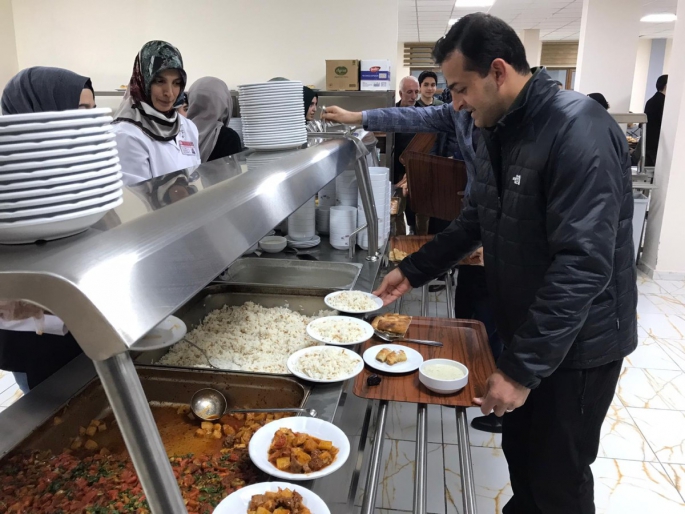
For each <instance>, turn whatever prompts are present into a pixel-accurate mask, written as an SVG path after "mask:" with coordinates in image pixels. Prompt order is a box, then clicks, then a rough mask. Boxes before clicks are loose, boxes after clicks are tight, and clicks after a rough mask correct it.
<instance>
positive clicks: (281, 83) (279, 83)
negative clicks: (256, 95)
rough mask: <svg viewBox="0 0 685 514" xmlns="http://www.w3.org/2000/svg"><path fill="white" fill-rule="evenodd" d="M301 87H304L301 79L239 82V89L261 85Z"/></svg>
mask: <svg viewBox="0 0 685 514" xmlns="http://www.w3.org/2000/svg"><path fill="white" fill-rule="evenodd" d="M287 86H292V87H299V88H300V89H302V82H300V81H299V80H274V81H271V82H250V83H248V84H239V85H238V89H252V88H260V87H287Z"/></svg>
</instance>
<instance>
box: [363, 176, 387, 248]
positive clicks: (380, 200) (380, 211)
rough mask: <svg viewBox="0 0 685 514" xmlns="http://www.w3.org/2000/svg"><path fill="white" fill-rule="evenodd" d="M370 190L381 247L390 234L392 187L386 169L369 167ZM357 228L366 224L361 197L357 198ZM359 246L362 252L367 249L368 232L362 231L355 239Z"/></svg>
mask: <svg viewBox="0 0 685 514" xmlns="http://www.w3.org/2000/svg"><path fill="white" fill-rule="evenodd" d="M369 173H370V175H371V189H372V190H373V199H374V201H375V203H376V214H377V215H378V246H379V247H380V246H383V244H385V242H386V241H387V239H388V235H389V234H390V195H391V193H392V185H391V183H390V170H389V169H388V168H380V167H371V168H369ZM358 202H359V207H358V211H359V213H358V219H357V226H358V227H361V226H363V225H364V224H365V223H366V216H365V213H364V208H363V206H362V201H361V195H360V197H359V200H358ZM357 241H358V243H359V246H361V247H362V248H363V249H364V250H368V249H369V233H368V230H366V229H365V230H362V231H361V232H360V233H359V237H358V239H357Z"/></svg>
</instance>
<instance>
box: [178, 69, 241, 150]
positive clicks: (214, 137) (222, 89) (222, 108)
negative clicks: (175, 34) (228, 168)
mask: <svg viewBox="0 0 685 514" xmlns="http://www.w3.org/2000/svg"><path fill="white" fill-rule="evenodd" d="M232 112H233V100H232V99H231V91H230V90H229V89H228V86H227V85H226V83H225V82H224V81H223V80H221V79H218V78H216V77H203V78H201V79H198V80H196V81H195V83H194V84H193V86H192V87H191V88H190V90H189V91H188V119H190V120H192V121H193V123H195V125H196V126H197V130H198V132H199V135H200V138H199V139H200V158H201V159H202V162H209V161H213V160H215V159H221V158H222V157H228V156H229V155H233V154H235V153H238V152H240V151H241V150H242V149H243V145H242V144H241V142H240V136H239V135H238V133H237V132H236V131H235V130H233V129H232V128H229V127H227V124H228V121H229V120H230V119H231V113H232Z"/></svg>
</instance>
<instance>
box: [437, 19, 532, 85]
mask: <svg viewBox="0 0 685 514" xmlns="http://www.w3.org/2000/svg"><path fill="white" fill-rule="evenodd" d="M455 50H457V51H459V52H460V53H461V54H463V55H464V58H465V61H466V62H465V66H466V69H467V70H468V71H475V72H478V73H479V74H480V76H481V77H485V76H486V75H487V74H488V73H489V72H490V66H491V65H492V61H494V60H495V59H503V60H504V62H506V63H508V64H509V65H510V66H511V67H512V68H514V69H515V70H516V71H517V72H518V73H520V74H521V75H526V74H528V73H530V66H529V65H528V61H527V59H526V49H525V48H524V47H523V43H522V42H521V40H520V39H519V37H518V36H517V35H516V32H514V29H512V28H511V27H510V26H509V25H507V24H506V23H505V22H504V21H502V20H500V19H499V18H497V17H495V16H491V15H489V14H484V13H474V14H469V15H467V16H464V17H463V18H461V19H460V20H459V21H458V22H457V23H455V24H454V25H452V28H451V29H450V31H449V32H448V33H447V35H446V36H444V37H442V38H440V39H439V40H438V42H437V43H435V48H433V59H435V62H436V63H437V64H442V63H443V62H445V60H446V59H447V58H448V57H449V56H450V55H452V53H453V52H454V51H455Z"/></svg>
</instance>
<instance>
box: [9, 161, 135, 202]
mask: <svg viewBox="0 0 685 514" xmlns="http://www.w3.org/2000/svg"><path fill="white" fill-rule="evenodd" d="M119 169H121V166H118V165H117V167H115V168H112V172H111V173H109V174H108V175H105V176H102V177H97V178H94V179H92V180H83V181H79V182H71V183H69V184H58V185H56V186H50V187H40V186H37V187H34V188H32V189H19V190H13V191H5V192H0V201H3V202H5V201H10V200H21V199H27V198H28V199H32V198H37V197H41V196H60V195H63V194H67V193H76V192H79V191H85V190H90V189H95V188H98V187H102V186H106V185H109V184H112V183H114V182H118V181H120V180H121V179H122V175H121V173H119V171H118V170H119ZM36 182H42V181H36ZM25 183H26V184H28V182H25Z"/></svg>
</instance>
